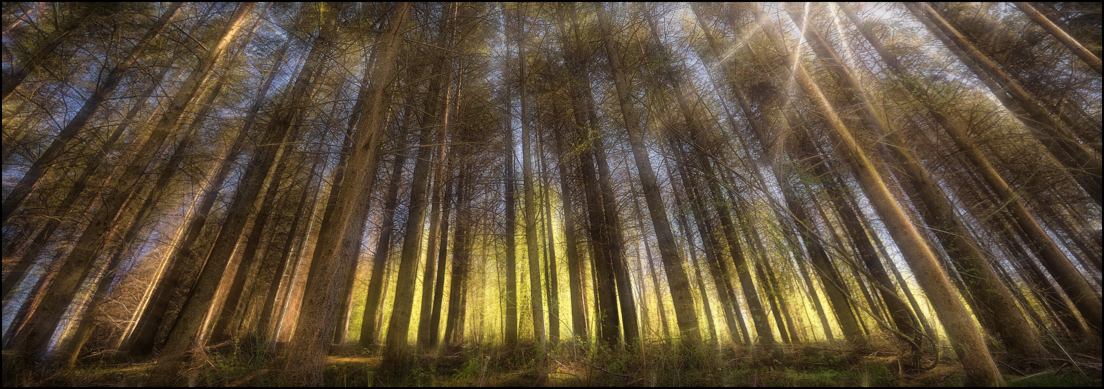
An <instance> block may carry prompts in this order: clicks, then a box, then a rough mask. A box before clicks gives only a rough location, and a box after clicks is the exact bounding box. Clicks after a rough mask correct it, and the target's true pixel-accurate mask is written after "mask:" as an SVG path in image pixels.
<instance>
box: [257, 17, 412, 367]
mask: <svg viewBox="0 0 1104 389" xmlns="http://www.w3.org/2000/svg"><path fill="white" fill-rule="evenodd" d="M409 11H410V3H401V4H399V5H397V6H396V8H395V9H393V10H392V11H391V14H390V15H389V19H390V20H389V21H388V23H387V29H386V30H385V31H384V33H383V35H382V36H381V37H380V39H379V41H378V42H379V44H378V46H377V50H379V51H380V54H379V56H378V58H377V59H376V62H375V64H374V69H373V71H372V80H371V81H372V82H371V84H370V86H369V88H370V89H371V90H370V92H369V93H368V94H369V99H368V100H367V101H368V102H367V103H366V104H365V105H364V110H363V113H362V114H361V121H360V123H358V125H357V131H356V135H355V136H354V138H353V149H352V152H351V154H350V156H349V159H348V166H347V167H346V170H345V176H344V178H343V179H342V183H341V188H339V189H338V190H339V191H340V192H339V193H338V196H337V203H336V204H335V205H334V210H333V215H334V217H335V218H336V220H335V221H334V223H332V224H330V225H324V226H322V229H321V230H320V231H319V236H318V243H317V244H316V246H315V252H314V255H313V259H312V260H311V272H310V273H309V275H308V277H307V284H306V288H305V293H304V295H303V305H302V306H303V307H302V308H301V309H300V313H299V320H298V323H297V324H296V327H295V333H294V335H292V338H291V342H290V344H289V345H288V348H287V352H286V354H284V357H283V358H284V368H283V370H282V371H281V373H280V377H279V381H280V383H281V384H282V385H296V386H306V385H321V384H322V382H323V381H322V372H323V370H324V363H325V359H326V353H327V351H328V350H329V348H330V347H329V346H330V340H331V339H332V337H333V334H332V332H331V331H332V330H333V316H334V311H335V308H336V306H337V304H338V302H339V300H340V298H341V296H339V294H340V292H341V285H340V283H335V282H332V280H334V279H339V278H340V277H339V276H340V275H343V274H345V272H346V271H348V270H349V268H350V267H352V266H351V262H352V261H353V260H355V258H352V255H351V254H352V252H353V251H354V250H353V247H354V246H356V245H359V244H360V241H361V239H362V234H363V231H362V230H359V231H358V228H357V227H358V225H359V224H360V223H362V222H363V219H366V218H367V216H368V205H369V203H370V201H371V196H369V195H368V194H369V193H371V191H372V188H373V186H374V184H375V176H376V174H375V173H376V167H377V166H378V161H379V158H378V154H379V149H380V145H381V143H382V140H383V138H384V127H385V122H386V113H385V110H386V108H387V107H386V105H385V104H384V103H385V102H387V101H388V99H387V98H386V97H389V96H387V93H386V90H387V88H388V85H389V84H390V83H391V81H392V79H393V78H394V76H393V75H394V73H395V69H396V68H397V66H396V58H397V55H396V54H397V52H398V48H399V44H400V43H401V42H402V33H403V31H404V28H405V26H406V19H407V16H408V14H409ZM333 18H336V17H333ZM325 35H327V34H323V36H325Z"/></svg>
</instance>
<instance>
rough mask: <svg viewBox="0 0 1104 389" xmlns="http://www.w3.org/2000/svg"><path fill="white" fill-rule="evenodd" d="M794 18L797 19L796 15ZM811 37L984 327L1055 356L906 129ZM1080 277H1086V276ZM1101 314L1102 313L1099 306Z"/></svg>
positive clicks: (1037, 353) (1025, 350)
mask: <svg viewBox="0 0 1104 389" xmlns="http://www.w3.org/2000/svg"><path fill="white" fill-rule="evenodd" d="M791 17H794V18H795V19H796V18H797V16H796V15H793V14H791ZM805 36H806V39H807V40H808V41H809V42H810V43H811V44H812V46H813V51H814V52H815V53H816V54H817V56H818V57H819V58H820V59H821V60H822V61H823V62H825V63H826V64H828V65H829V66H828V67H829V68H830V69H832V71H833V73H834V74H835V76H836V79H837V82H838V83H839V86H840V87H841V89H843V90H844V91H845V93H846V94H847V95H848V99H849V100H850V101H851V102H852V103H853V104H854V105H856V106H858V108H860V109H861V110H862V111H861V112H862V113H863V115H861V117H862V118H863V119H864V121H865V125H866V127H867V128H869V129H871V130H872V131H874V132H875V133H876V134H877V135H878V136H882V137H884V138H883V139H885V141H886V142H887V143H888V144H887V147H885V150H887V151H888V153H889V155H890V157H889V158H888V160H889V161H891V162H890V163H891V164H893V165H894V166H895V167H896V169H895V170H894V171H895V172H896V173H897V177H898V179H899V181H901V182H903V183H906V185H905V192H906V193H907V194H908V196H909V198H910V199H911V200H912V202H913V204H917V208H918V210H919V211H920V215H921V216H922V217H923V218H924V220H925V221H926V223H927V224H928V225H929V226H930V227H931V228H933V230H934V231H933V232H934V234H935V236H936V238H937V239H938V240H939V242H940V243H941V244H942V246H943V249H944V251H945V252H947V254H948V256H949V257H950V259H951V263H952V264H953V265H954V266H955V268H956V270H958V273H960V274H963V277H962V278H963V283H964V285H965V286H966V288H967V289H968V291H969V294H970V295H972V296H973V297H974V299H975V301H976V303H977V304H978V305H975V306H974V307H973V308H974V309H973V311H974V314H976V315H979V316H989V317H988V318H984V317H982V318H980V319H981V320H979V321H980V322H981V323H982V325H984V326H986V327H987V328H986V329H987V330H989V331H990V332H992V333H993V334H999V336H1000V337H1001V341H1002V342H1003V343H1004V344H1005V345H1007V346H1008V347H1009V348H1011V349H1012V350H1013V351H1014V352H1015V353H1016V354H1018V355H1019V356H1021V357H1024V358H1042V357H1046V356H1049V355H1050V353H1049V352H1048V351H1046V349H1045V348H1044V347H1043V345H1042V343H1041V342H1039V341H1038V336H1037V334H1036V333H1035V332H1034V331H1033V330H1032V328H1031V326H1030V323H1028V322H1027V318H1026V317H1024V315H1023V313H1022V312H1020V310H1019V308H1018V307H1017V306H1016V303H1015V302H1014V301H1013V300H1012V296H1011V294H1010V293H1009V292H1008V290H1007V289H1005V288H1004V286H1003V284H1001V282H1000V279H999V278H997V275H996V273H994V272H993V269H992V267H990V266H989V263H988V261H987V260H986V259H985V258H986V255H985V254H983V253H982V252H981V250H980V249H979V248H978V244H977V242H976V241H974V240H973V239H970V236H971V235H970V231H969V230H967V228H966V226H965V225H964V224H963V222H962V221H961V220H960V219H959V217H958V215H957V214H956V213H955V211H954V205H953V204H951V203H950V201H949V200H948V199H947V197H946V196H945V195H944V194H943V193H942V192H941V191H940V189H939V186H938V184H937V183H936V181H935V178H934V177H932V176H931V174H930V173H929V172H928V170H927V169H926V168H924V166H923V165H922V164H921V162H920V160H919V158H917V156H916V155H915V154H914V153H913V152H912V149H911V148H910V147H909V146H908V144H907V143H906V142H905V140H904V139H903V138H902V136H901V134H900V132H899V131H891V130H890V128H889V126H888V124H887V123H886V122H885V119H884V118H885V116H884V113H883V112H880V111H879V110H877V109H876V108H875V107H874V106H873V105H872V104H870V103H869V101H870V99H869V98H868V97H867V96H865V94H864V93H863V92H862V91H863V89H862V85H861V84H860V83H859V81H858V80H857V79H856V78H855V76H854V75H853V74H852V73H851V72H850V71H848V70H847V69H846V68H845V67H844V66H845V65H844V63H843V61H842V60H841V59H840V58H839V56H838V55H837V54H836V52H835V51H834V50H832V49H831V48H830V47H828V45H827V43H826V42H825V41H824V40H823V38H822V37H821V35H820V34H819V33H818V32H817V31H816V30H815V29H814V28H810V29H806V31H805ZM966 275H969V276H966ZM1078 279H1079V280H1081V281H1082V282H1083V281H1084V280H1083V279H1081V278H1080V275H1078ZM1098 302H1099V301H1098ZM1097 307H1098V308H1099V304H1097ZM1097 312H1098V313H1099V312H1100V311H1099V309H1098V310H1097ZM1098 317H1099V316H1098ZM998 318H999V319H998ZM1098 323H1099V321H1098Z"/></svg>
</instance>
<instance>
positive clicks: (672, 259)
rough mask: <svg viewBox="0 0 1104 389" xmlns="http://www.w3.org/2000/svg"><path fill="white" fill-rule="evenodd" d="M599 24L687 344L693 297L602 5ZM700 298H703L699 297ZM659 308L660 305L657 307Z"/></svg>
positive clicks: (692, 333) (694, 324) (693, 327)
mask: <svg viewBox="0 0 1104 389" xmlns="http://www.w3.org/2000/svg"><path fill="white" fill-rule="evenodd" d="M598 15H599V17H600V18H601V19H600V20H601V21H600V23H601V24H602V26H603V28H605V33H604V34H603V35H604V36H605V41H604V42H603V43H604V47H605V48H606V57H607V59H608V60H609V61H610V72H611V73H612V74H613V78H614V84H615V87H616V89H617V97H618V102H619V103H620V107H621V115H622V117H623V118H624V119H625V128H626V130H627V131H628V133H629V144H630V146H631V148H632V152H633V161H634V162H635V163H636V168H637V171H638V174H639V176H640V182H641V186H642V187H643V189H644V200H645V202H646V203H647V204H648V211H649V213H650V214H651V217H652V225H653V227H654V228H655V231H656V240H657V241H658V245H659V253H660V259H661V260H662V261H663V268H664V272H665V274H667V285H668V288H669V292H670V293H671V299H672V301H673V302H674V306H675V320H676V321H677V322H678V326H679V332H680V333H681V334H682V336H685V337H686V338H687V343H689V344H696V343H700V342H701V330H700V328H699V327H698V317H697V314H696V313H694V309H693V307H694V298H693V295H692V294H691V292H690V282H689V280H688V279H687V277H686V272H685V270H684V269H683V268H682V259H681V258H680V256H679V254H678V246H677V244H676V243H675V235H674V233H673V232H672V231H671V222H670V220H669V219H668V217H667V208H666V205H664V204H663V199H662V198H661V195H660V189H659V184H658V183H657V181H656V177H655V170H654V169H653V168H652V164H651V161H650V160H649V158H648V151H647V149H646V148H645V145H644V134H643V130H642V127H641V125H640V119H639V116H638V114H637V113H636V110H635V108H634V107H633V106H632V101H631V98H630V96H631V92H630V89H629V88H630V86H629V85H628V83H627V81H626V80H625V76H624V74H623V72H622V65H621V58H620V52H619V50H617V46H616V44H615V43H614V42H613V37H612V31H611V30H610V26H609V24H610V22H609V20H608V17H606V14H605V9H604V5H600V6H599V7H598ZM703 298H704V296H703ZM661 306H662V305H661Z"/></svg>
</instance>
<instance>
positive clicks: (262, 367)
mask: <svg viewBox="0 0 1104 389" xmlns="http://www.w3.org/2000/svg"><path fill="white" fill-rule="evenodd" d="M1090 348H1095V349H1087V350H1078V351H1081V352H1072V351H1070V350H1066V351H1067V355H1068V358H1064V359H1057V358H1056V359H1053V360H1050V361H1049V362H1045V363H1039V361H1035V362H1036V363H1033V364H1027V365H1025V364H1024V363H1023V362H1022V361H1021V362H1019V363H1017V364H1016V365H1017V366H1013V364H1009V363H1005V362H1001V363H1000V364H1001V370H1002V371H1003V372H1004V373H1005V381H1006V384H1008V385H1009V386H1091V387H1099V386H1100V385H1101V359H1100V351H1099V350H1100V349H1099V345H1097V346H1095V347H1091V346H1090ZM518 350H523V351H513V352H506V351H503V350H502V349H501V348H491V347H486V348H481V347H473V348H468V349H465V350H455V351H453V352H451V353H444V354H441V355H416V356H414V357H413V358H414V360H413V361H411V362H412V363H411V364H410V365H409V366H415V367H414V368H410V369H403V370H402V371H399V372H395V371H388V369H386V367H385V366H383V365H382V359H381V358H380V357H378V356H372V355H345V356H330V357H328V359H327V364H326V365H327V367H326V371H325V375H324V377H325V384H326V386H377V385H386V386H489V387H511V386H963V385H965V384H966V382H965V375H964V374H963V372H962V368H961V366H959V364H958V363H957V361H955V360H953V356H948V355H950V354H952V353H951V351H950V350H946V349H944V350H942V354H943V356H941V357H940V358H939V360H938V363H937V364H935V365H934V366H933V367H932V368H930V369H928V370H924V371H912V372H910V371H907V370H906V369H904V368H903V367H902V364H900V363H899V362H898V361H899V358H898V357H897V355H896V354H895V353H893V352H890V351H887V350H888V349H887V348H885V347H883V348H880V349H870V348H867V349H865V350H854V349H852V348H849V347H846V346H842V345H840V344H827V343H817V344H805V345H802V346H797V347H787V348H786V349H785V350H783V353H782V355H781V356H780V358H775V356H771V355H767V353H762V352H760V353H750V352H742V351H741V350H735V349H725V350H717V349H708V350H689V351H687V350H682V351H675V350H673V349H672V348H671V347H668V346H666V345H662V344H658V343H657V344H653V345H651V346H649V347H646V348H645V352H643V353H641V352H639V351H636V350H633V351H619V352H616V353H614V352H610V351H609V350H597V351H595V350H591V351H589V352H586V351H584V350H583V349H582V348H581V347H572V346H570V345H561V346H560V347H559V348H557V349H556V350H555V351H554V352H553V353H551V354H550V356H549V357H548V358H547V359H546V360H544V361H540V360H538V359H537V358H536V354H535V353H533V352H532V351H524V350H531V347H530V348H526V347H524V346H523V347H519V349H518ZM271 354H272V353H265V352H247V351H246V350H243V349H241V348H235V347H223V348H220V349H213V350H210V351H209V352H208V353H207V356H206V358H204V359H203V360H199V361H195V362H194V363H193V365H192V368H191V369H190V370H189V371H188V372H187V373H186V377H187V380H186V381H185V382H181V384H182V385H186V386H276V385H277V384H278V381H277V377H278V367H277V366H279V363H277V362H276V361H275V360H274V359H273V358H271ZM4 357H5V358H7V357H8V355H6V354H5V356H4ZM999 357H1000V356H999V355H998V359H1000V358H999ZM932 361H934V360H932ZM929 366H930V365H929ZM152 367H153V362H152V361H144V362H142V361H135V362H127V363H110V362H108V361H107V360H106V359H102V360H100V361H95V362H85V363H84V364H83V365H81V366H78V367H77V368H74V369H69V370H64V371H58V372H55V373H52V374H48V375H45V376H42V375H38V376H34V377H33V378H32V376H31V375H28V374H26V373H25V372H24V373H20V372H13V371H5V372H4V374H5V375H6V376H7V375H8V374H16V375H20V376H22V377H21V378H15V379H14V380H13V379H12V376H8V377H5V380H4V381H5V386H8V385H18V386H140V385H142V383H143V382H144V381H145V379H146V376H147V375H148V373H149V371H150V370H152Z"/></svg>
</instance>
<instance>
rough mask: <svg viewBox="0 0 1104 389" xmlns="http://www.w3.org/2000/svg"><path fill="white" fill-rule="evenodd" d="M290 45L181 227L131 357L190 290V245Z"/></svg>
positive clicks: (149, 345) (130, 345)
mask: <svg viewBox="0 0 1104 389" xmlns="http://www.w3.org/2000/svg"><path fill="white" fill-rule="evenodd" d="M290 43H291V41H290V40H288V41H286V42H285V43H284V45H283V46H281V47H280V49H278V50H277V52H276V53H275V54H274V55H273V58H274V61H273V63H272V67H271V68H270V69H269V72H268V76H267V77H265V80H264V82H263V83H262V85H261V88H260V89H259V91H258V93H257V94H256V95H255V96H254V100H253V104H252V106H251V107H250V109H249V112H248V113H247V114H246V117H245V121H244V124H242V127H241V128H240V129H239V130H238V134H237V135H236V136H235V138H234V141H233V142H232V143H231V145H230V147H229V150H228V152H227V154H226V155H225V156H224V157H223V158H222V159H221V160H220V161H219V165H218V170H217V172H216V173H215V175H214V178H212V179H211V180H210V184H208V186H207V188H206V189H205V192H204V194H203V199H202V200H201V201H200V205H199V206H198V207H197V208H196V211H195V213H194V214H193V216H192V217H191V219H189V220H188V224H187V226H186V227H184V229H183V234H184V238H183V239H182V240H181V241H180V243H179V244H178V245H177V246H176V247H174V248H173V249H172V251H170V254H169V256H168V258H167V259H166V261H167V264H166V265H165V272H164V273H163V275H162V276H161V278H160V279H158V280H157V281H156V284H155V286H154V287H153V288H152V290H153V291H152V292H151V293H152V294H151V296H150V299H149V302H148V303H147V304H146V308H145V309H144V310H143V311H142V313H141V316H140V317H139V318H138V323H137V324H136V325H135V329H134V330H133V331H132V333H131V335H130V338H129V339H128V340H126V342H125V343H124V345H125V346H124V349H127V350H129V351H130V353H131V354H133V355H135V356H145V355H149V353H152V352H153V348H154V340H155V337H156V335H157V331H158V329H159V328H160V327H161V323H163V322H165V320H164V319H166V317H165V316H166V313H167V310H168V308H169V303H170V300H171V299H172V296H173V295H176V294H183V291H182V290H181V289H183V288H188V287H190V284H191V283H192V282H191V280H185V279H184V276H183V275H184V273H191V271H188V270H187V269H194V270H198V269H199V268H201V267H202V260H201V259H199V258H196V256H197V255H199V254H198V253H196V252H195V249H194V245H195V243H196V240H197V239H199V236H200V233H201V232H202V231H203V227H204V226H205V225H206V224H207V218H208V216H210V213H211V209H212V208H213V207H214V205H215V201H216V200H217V198H218V194H219V190H220V189H221V188H222V184H223V183H224V182H225V181H226V178H227V176H229V174H230V171H231V168H232V167H233V164H234V161H235V160H237V159H238V157H239V156H240V155H241V153H242V151H243V146H244V144H245V140H246V138H247V137H248V135H249V133H250V130H251V129H252V127H253V126H254V125H255V124H256V123H257V114H258V113H259V112H260V110H261V107H262V103H263V102H264V97H265V95H266V94H268V91H269V89H270V88H271V87H272V83H273V81H274V80H275V78H276V74H277V71H276V70H277V69H279V67H280V64H281V62H282V60H283V57H284V55H285V54H286V53H287V50H288V48H289V47H290ZM169 322H171V320H170V321H169Z"/></svg>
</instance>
